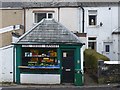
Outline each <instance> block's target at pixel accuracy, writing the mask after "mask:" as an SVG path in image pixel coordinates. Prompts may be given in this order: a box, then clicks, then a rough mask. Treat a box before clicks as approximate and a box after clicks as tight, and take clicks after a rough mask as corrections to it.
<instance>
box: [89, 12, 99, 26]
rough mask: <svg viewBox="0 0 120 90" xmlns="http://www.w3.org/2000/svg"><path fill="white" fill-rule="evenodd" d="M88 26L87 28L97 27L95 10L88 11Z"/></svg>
mask: <svg viewBox="0 0 120 90" xmlns="http://www.w3.org/2000/svg"><path fill="white" fill-rule="evenodd" d="M88 19H89V20H88V24H89V26H96V25H97V10H89V11H88Z"/></svg>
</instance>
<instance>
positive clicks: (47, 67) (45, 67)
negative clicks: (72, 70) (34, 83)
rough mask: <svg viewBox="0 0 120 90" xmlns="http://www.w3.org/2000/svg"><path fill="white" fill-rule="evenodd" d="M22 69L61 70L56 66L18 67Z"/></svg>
mask: <svg viewBox="0 0 120 90" xmlns="http://www.w3.org/2000/svg"><path fill="white" fill-rule="evenodd" d="M18 68H21V69H60V66H59V65H56V66H18Z"/></svg>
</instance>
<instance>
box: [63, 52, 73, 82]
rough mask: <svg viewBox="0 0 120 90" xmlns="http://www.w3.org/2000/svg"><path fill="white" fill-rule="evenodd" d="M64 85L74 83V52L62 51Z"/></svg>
mask: <svg viewBox="0 0 120 90" xmlns="http://www.w3.org/2000/svg"><path fill="white" fill-rule="evenodd" d="M62 83H74V50H64V51H62Z"/></svg>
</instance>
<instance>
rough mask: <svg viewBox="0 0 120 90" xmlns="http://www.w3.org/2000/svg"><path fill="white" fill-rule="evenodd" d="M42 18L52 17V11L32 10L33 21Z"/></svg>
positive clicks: (35, 21)
mask: <svg viewBox="0 0 120 90" xmlns="http://www.w3.org/2000/svg"><path fill="white" fill-rule="evenodd" d="M44 18H46V19H52V18H53V12H34V23H38V22H40V21H41V20H42V19H44Z"/></svg>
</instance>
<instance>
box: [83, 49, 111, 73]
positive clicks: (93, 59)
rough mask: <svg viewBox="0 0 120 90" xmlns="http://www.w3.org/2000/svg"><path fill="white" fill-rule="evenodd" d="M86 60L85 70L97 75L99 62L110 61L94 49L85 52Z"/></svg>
mask: <svg viewBox="0 0 120 90" xmlns="http://www.w3.org/2000/svg"><path fill="white" fill-rule="evenodd" d="M84 60H85V68H86V69H91V71H90V72H91V73H97V68H98V60H104V61H109V58H107V57H106V56H104V55H102V54H100V53H98V52H96V51H95V50H93V49H86V50H85V51H84Z"/></svg>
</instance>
